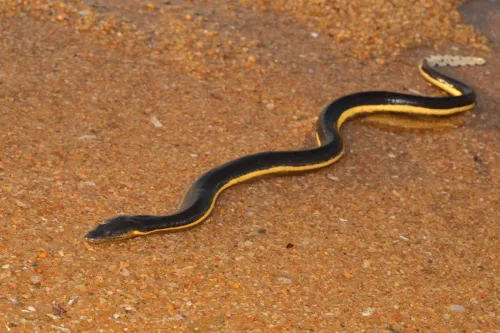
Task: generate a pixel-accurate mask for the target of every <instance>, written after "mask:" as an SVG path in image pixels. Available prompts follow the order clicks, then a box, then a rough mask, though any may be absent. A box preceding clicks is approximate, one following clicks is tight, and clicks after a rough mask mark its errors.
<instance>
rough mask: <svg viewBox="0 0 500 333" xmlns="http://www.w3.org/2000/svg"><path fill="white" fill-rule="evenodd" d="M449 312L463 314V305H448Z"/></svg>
mask: <svg viewBox="0 0 500 333" xmlns="http://www.w3.org/2000/svg"><path fill="white" fill-rule="evenodd" d="M450 311H454V312H464V311H465V307H464V306H463V305H459V304H452V305H450Z"/></svg>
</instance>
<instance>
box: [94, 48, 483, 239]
mask: <svg viewBox="0 0 500 333" xmlns="http://www.w3.org/2000/svg"><path fill="white" fill-rule="evenodd" d="M482 63H484V60H483V59H481V58H471V57H458V56H431V57H428V58H426V59H425V60H424V61H423V62H422V64H421V65H420V67H419V69H420V73H421V74H422V75H423V76H424V78H425V79H427V81H429V82H430V83H432V84H433V85H435V86H437V87H439V88H441V89H442V90H444V91H446V92H447V93H449V94H450V95H451V96H450V97H439V98H432V97H424V96H413V95H406V94H400V93H393V92H386V91H371V92H360V93H356V94H352V95H347V96H343V97H341V98H339V99H337V100H335V101H334V102H332V103H330V104H329V105H328V106H327V107H326V108H325V109H324V110H323V112H322V113H321V114H320V115H319V118H318V121H317V125H316V139H317V142H318V147H316V148H311V149H304V150H298V151H279V152H263V153H258V154H254V155H248V156H243V157H241V158H238V159H235V160H233V161H230V162H228V163H225V164H222V165H220V166H218V167H216V168H214V169H212V170H210V171H208V172H207V173H205V174H204V175H202V176H201V177H200V178H198V180H196V181H195V182H194V183H193V185H192V186H191V188H190V189H189V191H188V192H187V194H186V196H185V198H184V200H183V203H182V205H181V207H180V208H179V209H178V210H177V211H176V212H174V213H172V214H171V215H166V216H151V215H137V216H118V217H115V218H112V219H110V220H108V221H106V222H104V223H102V224H99V225H98V226H97V227H95V229H93V230H92V231H90V232H89V233H88V234H87V235H86V240H87V241H89V242H100V241H106V240H115V239H125V238H130V237H135V236H142V235H148V234H151V233H155V232H167V231H177V230H184V229H187V228H190V227H193V226H195V225H197V224H200V223H201V222H203V221H204V220H205V219H206V218H207V217H208V216H209V215H210V213H211V212H212V210H213V208H214V206H215V202H216V200H217V198H218V197H219V195H220V194H221V193H222V191H224V190H225V189H227V188H228V187H230V186H233V185H236V184H238V183H242V182H244V181H247V180H249V179H252V178H255V177H259V176H262V175H268V174H276V173H294V172H299V171H309V170H315V169H319V168H323V167H326V166H328V165H330V164H332V163H334V162H335V161H337V160H338V159H339V158H340V157H341V156H342V155H343V154H344V150H345V149H344V143H343V140H342V137H341V136H340V127H341V126H342V124H343V123H344V122H345V121H346V120H347V119H349V118H352V117H354V116H357V115H361V114H369V113H373V112H398V113H408V114H420V115H433V116H446V115H451V114H455V113H459V112H463V111H466V110H469V109H471V108H472V107H473V106H474V104H475V99H476V97H475V94H474V91H473V90H472V88H471V87H469V86H468V85H467V84H465V83H462V82H460V81H457V80H455V79H452V78H450V77H448V76H445V75H444V74H442V73H440V72H438V71H437V70H436V69H435V67H437V66H439V65H451V66H456V65H478V64H479V65H480V64H482Z"/></svg>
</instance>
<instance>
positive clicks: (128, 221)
mask: <svg viewBox="0 0 500 333" xmlns="http://www.w3.org/2000/svg"><path fill="white" fill-rule="evenodd" d="M139 234H141V232H140V223H139V221H137V219H136V218H135V217H133V216H125V215H124V216H118V217H115V218H112V219H110V220H107V221H106V222H104V223H101V224H99V225H98V226H97V227H95V228H94V229H93V230H91V231H90V232H89V233H87V235H85V239H86V240H87V242H91V243H99V242H105V241H112V240H121V239H127V238H131V237H134V236H137V235H139Z"/></svg>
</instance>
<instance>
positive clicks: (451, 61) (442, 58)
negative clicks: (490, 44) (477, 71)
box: [425, 54, 486, 67]
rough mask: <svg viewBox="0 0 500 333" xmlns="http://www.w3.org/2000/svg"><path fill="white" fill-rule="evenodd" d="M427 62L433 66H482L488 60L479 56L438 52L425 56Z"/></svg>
mask: <svg viewBox="0 0 500 333" xmlns="http://www.w3.org/2000/svg"><path fill="white" fill-rule="evenodd" d="M425 60H426V61H427V63H428V64H429V65H430V66H432V67H436V66H452V67H457V66H481V65H484V64H485V63H486V60H485V59H483V58H479V57H462V56H456V55H448V54H436V55H431V56H428V57H427V58H425Z"/></svg>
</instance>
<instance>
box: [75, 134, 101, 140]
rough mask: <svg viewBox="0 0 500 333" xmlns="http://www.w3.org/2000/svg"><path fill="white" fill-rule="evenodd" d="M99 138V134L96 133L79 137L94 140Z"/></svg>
mask: <svg viewBox="0 0 500 333" xmlns="http://www.w3.org/2000/svg"><path fill="white" fill-rule="evenodd" d="M94 139H97V136H95V135H82V136H81V137H79V138H78V140H94Z"/></svg>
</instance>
